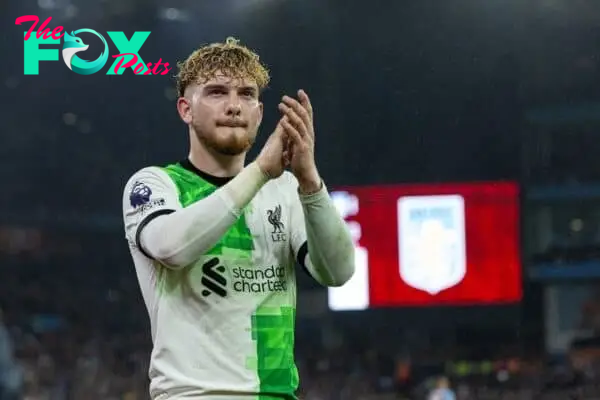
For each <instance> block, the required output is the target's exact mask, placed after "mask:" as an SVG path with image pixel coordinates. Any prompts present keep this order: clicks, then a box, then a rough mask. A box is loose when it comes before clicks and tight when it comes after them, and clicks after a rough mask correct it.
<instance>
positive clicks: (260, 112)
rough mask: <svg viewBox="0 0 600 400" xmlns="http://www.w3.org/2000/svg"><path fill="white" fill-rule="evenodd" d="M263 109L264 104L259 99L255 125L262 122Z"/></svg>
mask: <svg viewBox="0 0 600 400" xmlns="http://www.w3.org/2000/svg"><path fill="white" fill-rule="evenodd" d="M264 109H265V106H264V104H263V103H262V102H260V101H259V102H258V124H257V126H260V123H261V122H262V119H263V112H264Z"/></svg>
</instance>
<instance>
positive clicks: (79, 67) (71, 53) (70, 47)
mask: <svg viewBox="0 0 600 400" xmlns="http://www.w3.org/2000/svg"><path fill="white" fill-rule="evenodd" d="M82 32H87V33H93V34H94V35H96V36H98V37H99V38H100V40H102V43H104V51H102V54H100V57H98V58H97V59H96V60H94V61H86V60H82V59H81V58H79V57H78V56H77V53H79V52H82V51H86V50H87V49H88V48H89V47H90V46H89V45H87V44H85V43H83V40H81V38H79V37H77V34H79V33H82ZM62 56H63V60H64V62H65V64H66V65H67V67H69V69H70V70H72V71H73V72H76V73H78V74H81V75H91V74H94V73H96V72H98V71H100V69H102V67H104V65H105V64H106V61H107V60H108V43H106V40H105V39H104V37H103V36H102V35H101V34H99V33H98V32H96V31H94V30H92V29H79V30H77V31H75V32H71V34H68V33H66V32H65V36H64V44H63V49H62Z"/></svg>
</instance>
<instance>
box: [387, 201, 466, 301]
mask: <svg viewBox="0 0 600 400" xmlns="http://www.w3.org/2000/svg"><path fill="white" fill-rule="evenodd" d="M398 240H399V246H398V250H399V251H400V257H399V258H400V277H401V278H402V280H403V281H404V282H405V283H406V284H407V285H409V286H411V287H413V288H415V289H419V290H423V291H425V292H427V293H429V294H431V295H435V294H437V293H439V292H441V291H442V290H445V289H448V288H451V287H453V286H455V285H457V284H459V283H460V282H461V281H462V280H463V278H464V277H465V275H466V272H467V265H466V264H467V263H466V240H465V211H464V199H463V198H462V196H458V195H456V196H454V195H444V196H408V197H401V198H400V199H398Z"/></svg>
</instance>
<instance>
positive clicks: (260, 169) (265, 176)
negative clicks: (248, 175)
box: [249, 160, 271, 182]
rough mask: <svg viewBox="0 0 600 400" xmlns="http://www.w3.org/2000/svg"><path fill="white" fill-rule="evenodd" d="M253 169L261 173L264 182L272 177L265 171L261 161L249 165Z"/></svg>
mask: <svg viewBox="0 0 600 400" xmlns="http://www.w3.org/2000/svg"><path fill="white" fill-rule="evenodd" d="M249 167H251V168H255V169H256V171H258V172H260V174H261V176H262V178H263V180H264V182H267V181H268V180H270V179H271V176H270V175H269V174H268V173H267V172H266V171H265V168H264V167H263V166H262V165H261V163H260V160H256V161H254V162H253V163H251V164H250V165H249Z"/></svg>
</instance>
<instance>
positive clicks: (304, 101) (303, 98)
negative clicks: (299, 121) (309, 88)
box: [298, 89, 313, 118]
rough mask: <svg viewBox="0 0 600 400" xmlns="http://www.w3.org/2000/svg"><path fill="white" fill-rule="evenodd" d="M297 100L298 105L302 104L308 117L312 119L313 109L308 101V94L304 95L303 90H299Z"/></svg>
mask: <svg viewBox="0 0 600 400" xmlns="http://www.w3.org/2000/svg"><path fill="white" fill-rule="evenodd" d="M298 98H299V99H300V104H302V106H303V107H304V108H305V109H306V111H308V115H309V116H310V117H311V118H312V117H313V108H312V104H311V102H310V99H309V98H308V94H306V92H305V91H304V90H302V89H300V90H298Z"/></svg>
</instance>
